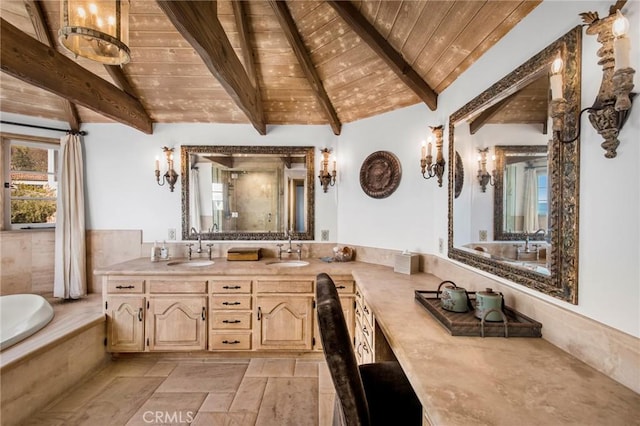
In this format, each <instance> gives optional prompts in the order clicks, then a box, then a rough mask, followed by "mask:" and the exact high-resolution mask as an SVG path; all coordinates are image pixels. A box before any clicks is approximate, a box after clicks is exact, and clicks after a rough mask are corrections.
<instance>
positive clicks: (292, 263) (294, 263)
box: [266, 260, 309, 268]
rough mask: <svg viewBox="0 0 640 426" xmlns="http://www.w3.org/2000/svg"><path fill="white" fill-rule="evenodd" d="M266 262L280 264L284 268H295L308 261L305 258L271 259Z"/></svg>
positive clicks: (274, 264) (304, 264)
mask: <svg viewBox="0 0 640 426" xmlns="http://www.w3.org/2000/svg"><path fill="white" fill-rule="evenodd" d="M266 264H267V265H269V266H280V267H284V268H297V267H299V266H307V265H308V264H309V262H307V261H306V260H272V261H270V262H267V263H266Z"/></svg>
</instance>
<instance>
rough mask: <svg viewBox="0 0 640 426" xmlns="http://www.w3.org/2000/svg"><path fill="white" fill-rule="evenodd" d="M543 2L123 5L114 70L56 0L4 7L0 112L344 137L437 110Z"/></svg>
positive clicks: (6, 2) (148, 127)
mask: <svg viewBox="0 0 640 426" xmlns="http://www.w3.org/2000/svg"><path fill="white" fill-rule="evenodd" d="M539 3H540V1H475V0H474V1H339V2H332V1H293V0H289V1H286V2H285V1H272V0H250V1H242V2H232V1H218V2H208V1H196V2H184V1H148V0H131V1H130V6H131V7H130V18H129V25H130V37H129V47H130V49H131V61H130V62H129V63H128V64H126V65H123V66H122V67H113V66H102V65H100V64H98V63H95V62H92V61H89V60H85V59H83V58H77V59H76V58H73V57H72V55H70V54H68V53H67V52H66V51H65V50H64V49H62V48H61V47H60V44H59V42H58V41H57V32H58V28H59V13H60V5H59V1H32V0H31V1H27V0H25V1H23V0H2V2H0V13H1V17H2V21H1V23H2V40H1V42H2V45H1V48H2V58H1V61H0V67H1V68H2V71H3V72H2V73H1V74H0V110H1V111H3V112H9V113H17V114H25V115H29V116H36V117H43V118H48V119H55V120H61V121H66V122H69V124H70V126H71V128H77V127H78V126H81V124H82V123H97V122H111V121H117V122H121V123H124V124H126V125H129V126H132V127H134V128H137V129H139V130H141V131H143V132H146V133H151V132H152V124H153V123H183V122H189V123H250V124H252V125H253V126H254V127H255V128H256V130H257V131H258V132H259V133H261V134H264V133H266V132H267V126H269V125H277V124H327V125H329V126H331V129H332V130H333V132H334V133H336V134H339V133H340V129H341V126H342V124H343V123H348V122H352V121H355V120H358V119H362V118H365V117H370V116H374V115H377V114H380V113H383V112H387V111H391V110H395V109H398V108H402V107H405V106H409V105H413V104H416V103H420V102H424V103H425V104H426V105H427V106H428V107H429V108H431V109H432V110H433V109H436V108H437V96H438V94H439V93H441V92H442V91H443V90H444V89H446V88H447V87H448V86H449V85H450V84H451V83H452V82H453V81H454V80H455V79H456V78H457V77H458V76H459V75H460V74H461V73H462V72H464V71H465V70H466V69H467V68H468V67H469V66H470V65H471V64H472V63H473V62H474V61H476V60H477V59H478V58H479V57H480V56H481V55H482V54H483V53H484V52H486V51H487V50H488V49H489V48H490V47H491V46H493V45H494V44H495V43H496V42H497V41H498V40H500V38H502V37H503V36H504V35H505V34H506V33H507V32H508V31H509V30H511V29H512V28H513V27H514V26H515V25H516V24H517V23H518V22H520V20H521V19H522V18H523V17H525V16H526V15H527V14H528V13H530V12H531V11H532V10H533V9H534V8H535V7H536V6H537V5H538V4H539ZM36 40H38V41H36ZM41 43H44V45H42V44H41ZM48 45H50V46H53V48H49V47H48ZM56 52H57V53H56ZM71 60H72V61H73V63H72V62H71ZM74 63H75V64H77V65H79V66H81V67H82V68H80V67H77V66H75V65H74ZM85 70H86V71H89V72H88V73H87V72H86V71H85ZM482 89H483V88H480V87H479V88H478V92H480V91H481V90H482ZM545 96H546V94H545ZM545 106H546V104H545Z"/></svg>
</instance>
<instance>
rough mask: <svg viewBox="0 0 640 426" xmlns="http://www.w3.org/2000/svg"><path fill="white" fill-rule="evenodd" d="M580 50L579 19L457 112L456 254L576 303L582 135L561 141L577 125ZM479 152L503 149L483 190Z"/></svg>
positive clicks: (452, 251) (452, 252)
mask: <svg viewBox="0 0 640 426" xmlns="http://www.w3.org/2000/svg"><path fill="white" fill-rule="evenodd" d="M581 49H582V28H581V27H580V26H577V27H575V28H574V29H573V30H571V31H570V32H568V33H567V34H565V35H564V36H562V37H561V38H559V39H558V40H556V41H555V42H553V43H552V44H550V45H549V46H547V47H546V48H544V49H543V50H542V51H540V52H539V53H538V54H536V55H535V56H533V57H532V58H531V59H529V60H528V61H527V62H525V63H524V64H522V65H521V66H519V67H518V68H517V69H515V70H514V71H512V72H511V73H510V74H508V75H507V76H505V77H504V78H502V79H501V80H500V81H498V82H497V83H495V84H494V85H493V86H491V87H490V88H488V89H487V90H485V91H484V92H482V93H481V94H479V95H478V96H476V97H475V98H473V99H472V100H471V101H470V102H469V103H467V104H466V105H464V106H463V107H462V108H460V109H459V110H458V111H456V112H454V113H453V114H452V115H451V116H450V117H449V158H452V159H454V160H453V161H451V162H450V164H449V251H448V254H449V257H451V258H452V259H455V260H458V261H460V262H462V263H465V264H468V265H471V266H473V267H476V268H478V269H482V270H484V271H487V272H490V273H492V274H495V275H497V276H500V277H503V278H506V279H508V280H510V281H513V282H515V283H518V284H522V285H524V286H527V287H529V288H532V289H535V290H537V291H540V292H542V293H545V294H548V295H550V296H553V297H557V298H558V299H562V300H565V301H567V302H570V303H573V304H577V302H578V198H579V197H578V196H579V192H578V191H579V177H580V175H579V170H580V150H579V148H580V140H579V139H577V140H576V141H574V142H571V143H562V142H560V139H563V140H568V139H570V138H571V137H573V136H574V135H576V134H578V132H579V129H578V123H577V121H578V120H577V118H578V115H579V112H580V69H581V66H580V61H581ZM558 55H560V56H561V57H562V59H563V61H564V64H565V66H564V69H563V81H564V86H563V88H562V90H563V96H564V98H565V99H566V100H567V111H566V115H565V117H564V129H563V130H562V131H561V132H560V135H558V133H556V132H553V131H552V130H551V129H552V126H551V120H550V117H549V114H548V103H549V100H550V93H549V72H550V66H551V63H552V62H553V60H554V59H555V58H556V57H557V56H558ZM569 135H571V136H569ZM479 151H482V152H485V153H488V155H487V157H488V158H491V157H492V154H494V155H495V163H491V161H487V167H486V168H487V169H489V170H487V172H489V173H490V172H491V171H492V170H495V173H494V174H493V177H492V179H493V180H489V179H488V177H487V179H486V181H485V187H484V188H482V186H481V184H480V182H479V177H481V176H482V175H484V173H480V171H478V175H476V171H477V169H481V164H479V163H480V160H478V161H476V160H477V156H478V154H479ZM465 168H467V169H471V170H468V173H466V181H465V173H464V169H465ZM487 181H488V182H487ZM491 192H494V194H491Z"/></svg>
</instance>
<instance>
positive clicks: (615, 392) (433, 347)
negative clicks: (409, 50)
mask: <svg viewBox="0 0 640 426" xmlns="http://www.w3.org/2000/svg"><path fill="white" fill-rule="evenodd" d="M267 263H268V260H263V261H259V262H227V261H226V259H215V263H214V264H213V265H209V266H195V267H189V266H184V265H176V266H170V265H169V264H167V263H162V262H158V263H151V262H149V260H148V259H137V260H133V261H129V262H125V263H121V264H117V265H112V266H109V267H106V268H103V269H101V270H98V271H96V274H97V275H98V276H99V277H100V279H102V283H103V297H104V302H105V313H106V314H107V323H108V337H107V341H108V350H109V351H111V352H140V353H143V352H155V353H159V352H185V351H187V352H198V353H200V354H202V355H203V356H206V355H207V354H213V353H215V352H218V353H225V352H234V353H235V354H236V355H238V356H241V351H245V352H246V354H247V356H252V354H257V353H260V352H263V353H264V352H271V353H278V354H282V355H283V356H285V355H286V354H287V353H291V354H292V355H296V356H297V355H298V354H300V353H305V352H306V353H313V352H314V351H316V353H318V351H319V350H320V348H321V346H320V339H319V338H318V337H319V336H318V332H317V328H316V321H315V314H314V298H315V295H314V290H315V287H314V286H315V277H316V275H317V274H318V273H320V272H326V273H328V274H329V275H331V277H332V278H333V279H334V281H335V282H336V286H337V287H338V291H339V292H340V294H341V298H342V302H343V303H342V306H343V309H344V310H345V316H346V317H347V318H348V321H349V323H350V328H351V329H352V330H353V337H354V342H355V346H354V349H355V352H356V357H357V359H358V362H360V363H366V362H376V361H384V360H388V359H397V360H398V362H399V363H400V365H401V366H402V369H403V370H404V371H405V373H406V375H407V377H408V379H409V381H410V382H411V385H412V387H413V388H414V390H415V392H416V394H417V395H418V398H419V399H420V402H421V403H422V406H423V411H424V422H425V424H434V425H436V424H437V425H440V424H448V425H468V424H491V425H512V424H554V425H573V424H616V425H617V424H636V423H637V419H638V418H640V395H638V394H637V393H635V392H633V391H632V390H631V389H629V388H627V387H625V386H623V385H622V384H620V383H618V382H616V381H614V380H612V379H611V378H609V377H607V376H606V375H605V374H603V373H601V372H599V371H597V370H595V369H594V368H592V367H590V366H588V365H587V364H585V363H584V362H582V361H580V360H578V359H577V358H575V357H574V356H572V355H570V354H568V353H567V352H564V351H563V350H561V349H559V348H558V347H556V346H554V345H552V344H551V343H549V342H548V341H546V340H545V339H544V338H542V339H540V338H518V337H509V338H503V337H487V338H481V337H466V336H452V335H450V334H449V332H448V331H447V330H445V329H444V327H442V326H441V325H440V323H438V321H437V320H436V319H435V318H434V317H432V316H431V314H430V313H429V312H427V311H426V310H425V309H424V307H423V306H422V305H421V304H420V303H418V302H416V300H415V291H416V290H435V289H436V288H437V287H438V284H439V283H440V282H441V281H442V278H440V277H436V276H435V275H432V274H429V273H417V274H412V275H404V274H399V273H394V272H393V268H391V267H387V266H381V265H373V264H368V263H362V262H346V263H335V262H334V263H331V264H327V263H324V262H321V261H319V260H313V259H309V263H308V265H304V266H299V267H287V266H283V265H282V264H272V265H269V264H267ZM447 278H455V277H447ZM534 319H535V318H534ZM544 333H545V329H544V323H543V328H542V335H543V336H544ZM174 356H175V355H174Z"/></svg>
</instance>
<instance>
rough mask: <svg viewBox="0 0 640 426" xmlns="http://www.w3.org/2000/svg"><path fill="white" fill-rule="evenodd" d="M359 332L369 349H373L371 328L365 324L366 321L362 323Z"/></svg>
mask: <svg viewBox="0 0 640 426" xmlns="http://www.w3.org/2000/svg"><path fill="white" fill-rule="evenodd" d="M360 327H361V328H360V332H361V333H362V336H363V337H364V341H365V342H366V343H367V344H368V345H369V348H372V347H373V332H374V330H373V327H372V326H371V325H369V324H368V323H367V321H363V322H362V323H361V326H360Z"/></svg>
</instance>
